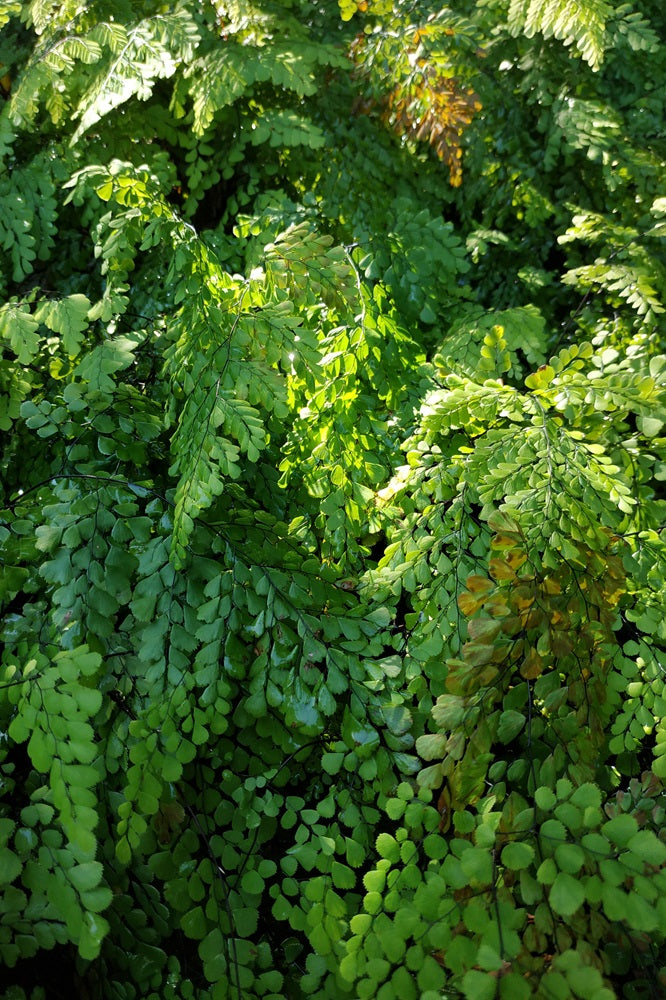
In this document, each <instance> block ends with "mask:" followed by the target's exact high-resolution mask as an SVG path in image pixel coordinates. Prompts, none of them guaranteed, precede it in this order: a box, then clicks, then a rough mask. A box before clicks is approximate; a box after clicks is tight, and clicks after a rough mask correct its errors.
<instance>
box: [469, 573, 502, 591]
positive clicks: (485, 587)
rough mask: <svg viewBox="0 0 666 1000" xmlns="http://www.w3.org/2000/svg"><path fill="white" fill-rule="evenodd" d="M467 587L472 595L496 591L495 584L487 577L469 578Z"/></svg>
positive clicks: (474, 575)
mask: <svg viewBox="0 0 666 1000" xmlns="http://www.w3.org/2000/svg"><path fill="white" fill-rule="evenodd" d="M465 586H466V587H467V589H468V590H469V592H470V593H471V594H487V593H488V592H489V591H491V590H494V589H495V584H494V583H493V581H492V580H489V579H488V577H487V576H477V575H476V574H473V575H472V576H468V577H467V580H466V581H465Z"/></svg>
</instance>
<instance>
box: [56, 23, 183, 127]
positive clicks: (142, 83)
mask: <svg viewBox="0 0 666 1000" xmlns="http://www.w3.org/2000/svg"><path fill="white" fill-rule="evenodd" d="M198 40H199V35H198V31H197V27H196V22H195V21H194V18H193V17H192V16H191V14H190V13H189V12H188V11H187V10H186V9H185V8H181V9H179V10H176V11H174V12H173V14H171V15H170V16H169V17H163V16H162V15H159V14H156V15H154V16H153V17H151V18H147V19H146V20H144V21H140V22H139V23H137V24H136V25H134V26H133V27H131V28H130V29H129V30H128V31H127V37H126V40H125V41H124V44H123V47H122V49H120V51H118V52H114V53H113V55H112V56H111V58H110V59H109V60H108V62H107V64H106V65H105V66H104V67H102V69H101V72H100V73H99V75H98V77H97V79H96V80H94V81H93V83H92V84H91V85H90V86H89V87H88V89H87V91H86V92H85V93H84V95H83V97H82V98H81V101H80V102H79V106H78V108H77V109H76V112H75V117H76V118H80V122H79V125H78V126H77V128H76V130H75V132H74V134H73V136H72V140H71V141H72V143H76V142H77V141H78V139H79V138H80V137H81V136H82V135H83V133H84V132H86V131H87V130H88V129H89V128H91V126H92V125H94V124H95V123H96V122H98V121H99V120H100V118H102V117H104V116H105V115H107V114H108V113H109V112H110V111H112V110H113V109H114V108H117V107H119V106H120V105H121V104H124V103H125V102H126V101H128V100H129V99H130V98H131V97H134V96H136V97H138V99H139V100H141V101H146V100H147V99H148V98H149V97H150V95H151V93H152V91H153V87H154V85H155V81H157V80H159V79H168V78H169V77H170V76H173V74H174V73H175V71H176V68H177V66H178V63H179V61H180V60H182V59H186V58H188V57H189V58H191V56H192V54H193V52H194V50H195V48H196V45H197V43H198ZM114 47H115V38H114Z"/></svg>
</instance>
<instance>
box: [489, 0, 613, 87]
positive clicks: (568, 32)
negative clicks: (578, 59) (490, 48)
mask: <svg viewBox="0 0 666 1000" xmlns="http://www.w3.org/2000/svg"><path fill="white" fill-rule="evenodd" d="M612 12H613V11H612V8H611V6H610V5H609V4H608V3H606V2H605V0H585V2H584V3H583V2H581V0H548V2H546V3H542V2H539V0H511V5H510V7H509V12H508V19H507V20H508V25H509V30H510V31H511V32H512V34H514V35H518V34H521V33H523V34H525V35H526V36H527V38H532V37H533V36H534V35H535V34H536V33H537V32H539V33H540V34H542V35H543V36H544V38H551V37H553V38H556V39H557V40H558V41H560V42H562V43H563V44H564V45H574V44H575V46H576V48H577V49H578V51H579V52H580V54H581V56H582V58H583V59H584V60H585V62H586V63H588V65H589V66H591V68H592V69H594V70H598V69H599V67H600V66H601V63H602V62H603V59H604V52H605V29H606V22H607V21H608V20H609V18H610V16H611V14H612Z"/></svg>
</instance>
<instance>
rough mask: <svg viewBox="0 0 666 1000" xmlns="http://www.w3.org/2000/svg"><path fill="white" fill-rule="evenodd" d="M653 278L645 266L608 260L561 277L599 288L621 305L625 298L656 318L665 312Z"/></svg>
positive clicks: (646, 316) (645, 315) (570, 282)
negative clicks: (611, 262)
mask: <svg viewBox="0 0 666 1000" xmlns="http://www.w3.org/2000/svg"><path fill="white" fill-rule="evenodd" d="M654 281H655V278H654V274H653V273H651V272H650V271H648V270H647V269H646V268H645V267H640V266H636V265H634V266H630V265H626V264H609V263H607V262H606V261H605V260H598V261H596V262H595V263H594V264H586V265H584V266H583V267H575V268H573V269H572V270H570V271H567V273H566V274H565V275H564V277H563V278H562V282H563V283H564V284H565V285H574V286H575V287H578V288H583V289H589V288H600V289H602V290H604V291H605V292H606V293H607V294H608V295H609V298H610V299H611V301H613V300H615V301H616V302H617V303H618V304H619V302H620V301H622V300H624V301H625V302H626V303H627V304H628V305H630V306H631V307H632V309H634V310H635V311H636V312H637V313H638V315H639V316H640V317H642V318H643V319H645V320H651V319H654V318H655V316H658V315H660V314H661V313H663V312H664V305H663V304H662V302H661V300H660V299H659V297H658V294H657V291H656V289H655V287H654Z"/></svg>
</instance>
